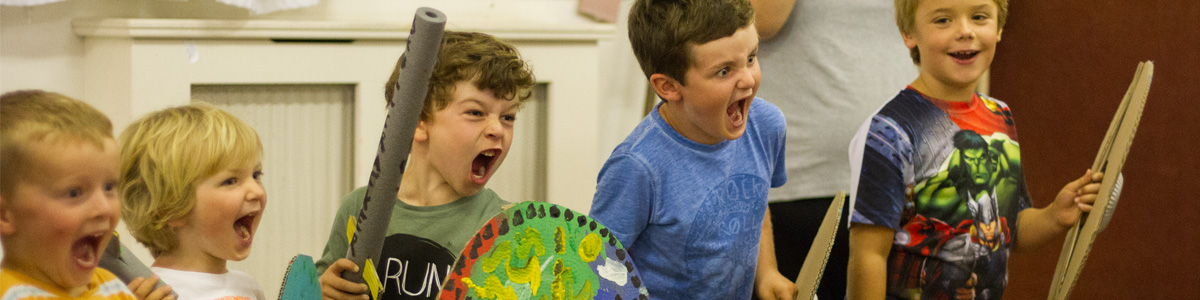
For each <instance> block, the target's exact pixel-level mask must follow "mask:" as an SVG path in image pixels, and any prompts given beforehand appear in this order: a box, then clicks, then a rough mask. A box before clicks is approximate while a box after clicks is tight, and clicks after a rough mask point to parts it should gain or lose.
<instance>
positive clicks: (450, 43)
mask: <svg viewBox="0 0 1200 300" xmlns="http://www.w3.org/2000/svg"><path fill="white" fill-rule="evenodd" d="M399 78H400V61H399V60H397V61H396V67H395V68H394V69H393V70H392V75H391V76H390V77H388V81H387V84H385V85H384V87H383V95H384V97H385V98H384V101H387V103H388V105H391V101H392V95H393V93H395V90H394V89H395V87H396V82H397V81H398V80H399ZM463 80H472V81H473V82H474V83H475V87H476V88H478V89H480V90H484V89H489V90H491V91H492V93H493V95H495V96H496V98H501V99H507V100H517V101H519V102H521V103H524V101H525V100H528V99H529V96H530V95H531V92H532V88H533V84H534V78H533V70H531V69H530V68H529V66H528V65H527V64H526V63H525V61H524V60H522V59H521V54H520V53H519V52H517V48H515V47H513V46H512V45H509V44H508V43H505V42H501V41H500V40H497V39H496V38H495V37H493V36H491V35H489V34H486V33H479V32H460V31H446V32H445V33H443V34H442V48H441V49H440V50H438V54H437V62H436V63H435V64H434V66H433V75H432V76H431V78H429V88H428V90H427V92H426V94H425V107H424V108H423V109H421V120H422V121H427V120H429V119H430V118H432V117H433V113H434V112H436V111H439V110H442V109H443V108H446V106H447V105H450V100H451V99H450V96H451V94H453V93H454V84H455V83H456V82H459V81H463Z"/></svg>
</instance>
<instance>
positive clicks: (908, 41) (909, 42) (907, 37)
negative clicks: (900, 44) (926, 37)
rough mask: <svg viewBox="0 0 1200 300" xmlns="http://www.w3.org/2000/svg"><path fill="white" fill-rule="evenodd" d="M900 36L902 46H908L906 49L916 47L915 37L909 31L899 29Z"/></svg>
mask: <svg viewBox="0 0 1200 300" xmlns="http://www.w3.org/2000/svg"><path fill="white" fill-rule="evenodd" d="M900 38H902V39H904V46H905V47H908V49H912V48H916V47H917V38H916V37H914V36H913V35H912V34H911V33H907V32H904V31H901V32H900Z"/></svg>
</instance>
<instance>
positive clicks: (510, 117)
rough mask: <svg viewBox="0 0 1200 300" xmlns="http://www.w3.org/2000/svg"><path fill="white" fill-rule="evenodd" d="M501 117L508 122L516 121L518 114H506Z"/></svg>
mask: <svg viewBox="0 0 1200 300" xmlns="http://www.w3.org/2000/svg"><path fill="white" fill-rule="evenodd" d="M500 119H502V120H504V121H506V122H516V121H517V115H504V116H503V117H500Z"/></svg>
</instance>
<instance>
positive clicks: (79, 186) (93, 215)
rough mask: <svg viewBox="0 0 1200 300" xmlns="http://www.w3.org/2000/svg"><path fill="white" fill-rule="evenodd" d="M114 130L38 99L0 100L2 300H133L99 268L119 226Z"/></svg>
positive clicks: (79, 105) (81, 107)
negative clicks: (62, 299) (106, 248)
mask: <svg viewBox="0 0 1200 300" xmlns="http://www.w3.org/2000/svg"><path fill="white" fill-rule="evenodd" d="M119 165H120V159H119V157H118V156H117V143H116V141H114V140H113V136H112V122H110V121H109V120H108V117H105V116H104V114H103V113H100V111H97V110H96V109H95V108H93V107H92V106H90V105H88V104H86V103H83V102H81V101H79V100H75V99H71V98H70V97H67V96H64V95H61V94H58V93H52V92H45V91H36V90H25V91H15V92H10V93H6V94H4V95H2V96H0V240H3V247H4V259H3V261H0V299H50V298H71V299H135V298H134V296H133V294H132V293H130V292H129V290H128V289H127V288H126V287H125V285H124V283H122V282H121V281H120V280H119V279H117V277H116V276H114V275H113V274H112V273H109V272H108V271H105V270H104V269H99V268H97V265H98V264H99V261H100V255H101V253H103V251H104V247H106V246H107V245H108V242H109V239H110V238H111V237H112V232H113V229H115V228H116V226H117V221H118V220H119V219H120V216H121V215H120V213H121V203H120V201H118V200H117V192H116V185H117V169H118V167H119Z"/></svg>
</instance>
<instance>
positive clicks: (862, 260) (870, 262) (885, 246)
mask: <svg viewBox="0 0 1200 300" xmlns="http://www.w3.org/2000/svg"><path fill="white" fill-rule="evenodd" d="M895 236H896V231H895V230H892V229H891V228H888V227H884V226H876V225H870V224H860V223H856V224H854V226H851V227H850V262H849V265H848V266H847V267H846V299H850V300H855V299H883V298H884V295H885V293H887V258H888V253H889V252H891V251H892V239H893V238H894V237H895Z"/></svg>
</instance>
